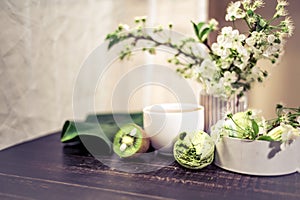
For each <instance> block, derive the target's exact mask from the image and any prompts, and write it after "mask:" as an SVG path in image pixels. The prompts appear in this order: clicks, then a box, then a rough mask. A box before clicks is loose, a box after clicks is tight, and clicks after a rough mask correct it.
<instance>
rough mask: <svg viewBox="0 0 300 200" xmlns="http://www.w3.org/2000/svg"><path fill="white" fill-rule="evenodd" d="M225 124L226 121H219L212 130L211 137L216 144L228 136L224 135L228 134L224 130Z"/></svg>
mask: <svg viewBox="0 0 300 200" xmlns="http://www.w3.org/2000/svg"><path fill="white" fill-rule="evenodd" d="M224 124H225V120H219V121H217V123H216V124H214V125H213V126H212V127H211V128H210V135H211V138H212V139H213V141H214V142H215V144H217V143H218V142H219V141H220V138H221V137H222V136H227V135H226V134H225V135H224V133H226V132H224V129H223V126H224Z"/></svg>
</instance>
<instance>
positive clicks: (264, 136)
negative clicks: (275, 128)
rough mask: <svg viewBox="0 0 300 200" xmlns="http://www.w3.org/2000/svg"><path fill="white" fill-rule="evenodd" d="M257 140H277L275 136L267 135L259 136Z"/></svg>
mask: <svg viewBox="0 0 300 200" xmlns="http://www.w3.org/2000/svg"><path fill="white" fill-rule="evenodd" d="M257 140H265V141H275V140H274V139H273V138H271V137H270V136H267V135H262V136H259V137H258V138H257Z"/></svg>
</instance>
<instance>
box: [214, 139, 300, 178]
mask: <svg viewBox="0 0 300 200" xmlns="http://www.w3.org/2000/svg"><path fill="white" fill-rule="evenodd" d="M280 144H281V143H280V142H268V141H257V140H256V141H251V140H241V139H237V138H230V137H223V138H222V139H221V140H220V142H218V143H217V144H216V152H215V160H214V163H215V164H216V165H217V166H219V167H221V168H223V169H226V170H229V171H233V172H238V173H242V174H249V175H258V176H277V175H285V174H290V173H294V172H297V171H298V172H300V153H299V152H300V138H298V139H297V140H295V141H292V143H290V144H289V145H287V146H286V148H285V149H284V150H280Z"/></svg>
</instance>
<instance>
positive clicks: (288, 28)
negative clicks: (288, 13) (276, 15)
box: [280, 17, 295, 36]
mask: <svg viewBox="0 0 300 200" xmlns="http://www.w3.org/2000/svg"><path fill="white" fill-rule="evenodd" d="M280 26H281V27H282V31H283V32H284V33H287V34H288V36H291V35H293V32H294V29H295V26H294V24H293V21H292V20H291V18H290V17H286V18H285V20H284V21H282V22H281V23H280Z"/></svg>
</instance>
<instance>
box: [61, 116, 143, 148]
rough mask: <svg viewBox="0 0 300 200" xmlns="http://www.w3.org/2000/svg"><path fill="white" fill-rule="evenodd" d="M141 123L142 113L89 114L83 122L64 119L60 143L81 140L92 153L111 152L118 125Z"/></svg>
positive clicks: (140, 124)
mask: <svg viewBox="0 0 300 200" xmlns="http://www.w3.org/2000/svg"><path fill="white" fill-rule="evenodd" d="M132 122H133V123H135V124H137V125H139V126H142V124H143V116H142V113H131V114H125V113H118V114H99V115H89V116H88V117H87V118H86V120H85V121H84V122H75V121H69V120H68V121H66V122H65V123H64V125H63V129H62V133H61V139H60V140H61V142H62V143H73V142H82V143H83V144H84V145H85V146H86V147H87V149H88V150H89V151H90V152H91V153H94V154H107V153H111V152H112V141H113V138H114V136H115V134H116V133H117V132H118V130H119V126H122V125H124V124H127V123H132Z"/></svg>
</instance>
